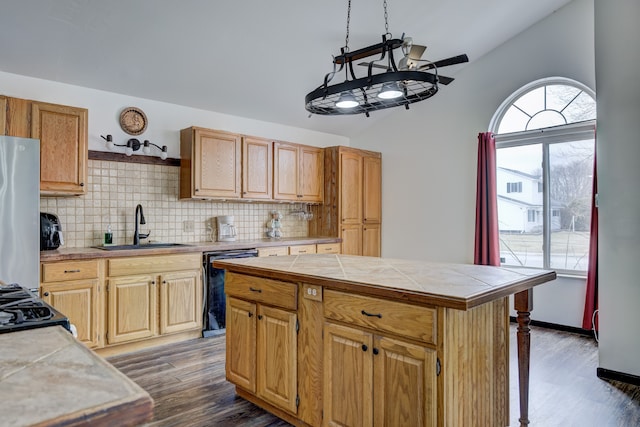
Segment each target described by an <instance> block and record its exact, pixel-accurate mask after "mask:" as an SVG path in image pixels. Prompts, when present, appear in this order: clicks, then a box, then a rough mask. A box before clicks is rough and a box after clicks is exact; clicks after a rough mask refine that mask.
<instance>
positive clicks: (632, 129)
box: [595, 0, 640, 376]
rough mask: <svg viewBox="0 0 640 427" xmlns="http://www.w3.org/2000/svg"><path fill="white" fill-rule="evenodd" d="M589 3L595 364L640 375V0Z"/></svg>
mask: <svg viewBox="0 0 640 427" xmlns="http://www.w3.org/2000/svg"><path fill="white" fill-rule="evenodd" d="M595 3H596V6H595V28H596V38H595V40H596V43H595V51H596V61H597V62H596V76H597V82H598V93H597V95H598V140H597V156H598V195H599V196H598V197H599V210H598V221H599V229H598V231H599V240H598V243H599V252H598V256H599V264H598V268H599V271H598V281H599V304H600V312H599V322H600V346H599V356H600V367H601V368H605V369H609V370H612V371H617V372H623V373H627V374H632V375H637V376H640V334H638V326H639V325H640V310H639V309H638V304H639V303H640V274H638V273H639V270H638V261H639V260H640V168H639V167H638V162H639V161H640V81H639V80H638V67H640V49H638V47H637V44H638V40H640V27H639V26H638V23H637V21H638V17H640V2H638V1H637V0H609V1H606V2H601V1H600V2H599V1H596V2H595Z"/></svg>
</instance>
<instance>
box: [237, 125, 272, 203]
mask: <svg viewBox="0 0 640 427" xmlns="http://www.w3.org/2000/svg"><path fill="white" fill-rule="evenodd" d="M272 191H273V142H272V141H270V140H268V139H262V138H255V137H250V136H245V137H243V138H242V197H243V198H248V199H271V198H272V195H273V192H272Z"/></svg>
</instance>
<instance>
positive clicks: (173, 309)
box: [160, 270, 202, 334]
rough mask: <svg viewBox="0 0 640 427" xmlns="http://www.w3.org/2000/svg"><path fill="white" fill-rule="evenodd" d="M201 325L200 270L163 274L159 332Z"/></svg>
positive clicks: (187, 328)
mask: <svg viewBox="0 0 640 427" xmlns="http://www.w3.org/2000/svg"><path fill="white" fill-rule="evenodd" d="M201 326H202V287H201V286H200V271H198V270H196V271H183V272H177V273H168V274H164V275H162V276H161V278H160V333H161V334H168V333H171V332H180V331H186V330H189V329H195V328H198V327H201Z"/></svg>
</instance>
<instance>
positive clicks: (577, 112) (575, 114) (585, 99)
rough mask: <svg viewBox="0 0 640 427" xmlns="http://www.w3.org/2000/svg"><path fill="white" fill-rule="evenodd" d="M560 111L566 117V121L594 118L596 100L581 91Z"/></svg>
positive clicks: (573, 121)
mask: <svg viewBox="0 0 640 427" xmlns="http://www.w3.org/2000/svg"><path fill="white" fill-rule="evenodd" d="M562 113H563V114H564V116H565V117H566V118H567V123H576V122H584V121H586V120H594V119H595V118H596V102H595V100H594V99H593V98H592V97H590V96H589V95H587V94H586V93H584V92H582V93H581V94H580V95H579V96H578V97H577V98H576V99H575V100H574V101H573V102H572V103H571V104H569V106H568V107H567V108H566V109H565V110H564V111H563V112H562Z"/></svg>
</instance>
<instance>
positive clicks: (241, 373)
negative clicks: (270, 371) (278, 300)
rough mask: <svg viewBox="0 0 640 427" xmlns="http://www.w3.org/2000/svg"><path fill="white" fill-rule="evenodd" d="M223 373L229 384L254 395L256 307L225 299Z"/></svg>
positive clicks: (244, 302)
mask: <svg viewBox="0 0 640 427" xmlns="http://www.w3.org/2000/svg"><path fill="white" fill-rule="evenodd" d="M226 324H227V329H226V340H227V341H226V342H227V350H226V360H225V373H226V376H227V381H230V382H232V383H234V384H235V385H237V386H238V387H242V388H243V389H245V390H248V391H250V392H252V393H255V392H256V305H255V304H253V303H250V302H247V301H243V300H239V299H236V298H231V297H228V298H227V319H226Z"/></svg>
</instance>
